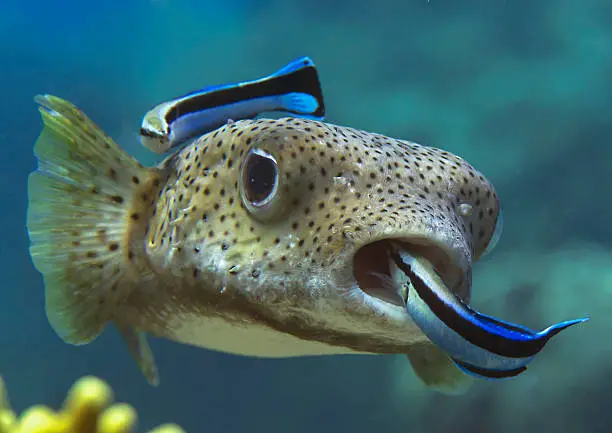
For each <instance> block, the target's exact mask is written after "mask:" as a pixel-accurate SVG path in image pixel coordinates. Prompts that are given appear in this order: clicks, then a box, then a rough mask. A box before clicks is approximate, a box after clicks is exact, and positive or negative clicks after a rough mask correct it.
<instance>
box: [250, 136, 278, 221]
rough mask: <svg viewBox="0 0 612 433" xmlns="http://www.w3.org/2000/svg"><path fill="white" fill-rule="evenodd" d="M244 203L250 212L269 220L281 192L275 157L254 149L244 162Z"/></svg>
mask: <svg viewBox="0 0 612 433" xmlns="http://www.w3.org/2000/svg"><path fill="white" fill-rule="evenodd" d="M240 178H241V195H242V201H243V203H244V205H245V206H246V208H247V210H249V212H251V213H253V214H255V215H256V216H258V217H260V218H264V219H268V217H269V214H270V212H272V211H273V207H274V206H273V204H274V202H275V201H277V200H275V198H276V196H277V195H278V190H279V185H278V184H279V168H278V163H277V162H276V159H275V158H274V156H272V155H271V154H269V153H268V152H266V151H264V150H261V149H257V148H252V149H251V150H249V152H248V153H247V155H246V157H245V159H244V160H243V162H242V168H241V173H240Z"/></svg>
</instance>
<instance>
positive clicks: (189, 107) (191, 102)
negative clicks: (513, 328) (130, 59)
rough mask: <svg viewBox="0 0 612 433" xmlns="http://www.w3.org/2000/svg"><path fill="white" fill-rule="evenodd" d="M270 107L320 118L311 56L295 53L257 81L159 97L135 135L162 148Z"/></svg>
mask: <svg viewBox="0 0 612 433" xmlns="http://www.w3.org/2000/svg"><path fill="white" fill-rule="evenodd" d="M273 111H278V112H284V113H288V114H295V115H299V116H301V117H304V118H311V119H316V120H322V119H323V117H324V115H325V103H324V101H323V92H322V90H321V83H320V82H319V75H318V72H317V69H316V67H315V64H314V63H313V61H312V60H311V59H310V58H308V57H305V56H304V57H299V58H297V59H295V60H293V61H292V62H290V63H288V64H287V65H285V66H284V67H283V68H281V69H280V70H278V71H276V72H274V73H273V74H270V75H267V76H265V77H263V78H260V79H257V80H251V81H242V82H238V83H232V84H223V85H214V86H208V87H205V88H203V89H201V90H197V91H194V92H189V93H187V94H185V95H183V96H179V97H177V98H174V99H172V100H170V101H165V102H162V103H160V104H158V105H156V106H155V107H153V108H152V109H151V110H150V111H149V112H147V113H146V114H145V116H144V117H143V119H142V124H141V127H140V138H141V142H142V144H143V145H144V146H145V147H147V148H148V149H149V150H152V151H153V152H156V153H165V152H168V151H170V150H172V149H176V148H178V147H179V146H181V145H183V144H185V143H186V142H187V141H189V140H191V139H193V138H195V137H198V136H200V135H202V134H205V133H207V132H210V131H212V130H214V129H216V128H218V127H219V126H221V125H223V124H224V123H227V122H228V121H230V120H231V121H236V120H242V119H251V118H253V117H255V116H257V115H259V114H262V113H264V112H273Z"/></svg>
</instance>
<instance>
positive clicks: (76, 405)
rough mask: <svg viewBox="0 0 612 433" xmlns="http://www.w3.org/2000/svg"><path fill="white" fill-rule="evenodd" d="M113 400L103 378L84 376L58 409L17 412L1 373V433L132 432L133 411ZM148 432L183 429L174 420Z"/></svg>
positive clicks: (179, 432) (170, 432) (168, 432)
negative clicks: (13, 408) (19, 414)
mask: <svg viewBox="0 0 612 433" xmlns="http://www.w3.org/2000/svg"><path fill="white" fill-rule="evenodd" d="M112 402H113V391H112V390H111V388H110V387H109V386H108V385H107V384H106V383H105V382H104V381H102V380H100V379H98V378H95V377H83V378H81V379H79V380H78V381H77V382H76V383H75V384H74V385H73V386H72V388H71V389H70V391H69V393H68V396H67V397H66V401H65V402H64V405H63V407H62V409H61V410H60V411H59V412H54V411H53V410H52V409H50V408H48V407H46V406H42V405H37V406H32V407H30V408H29V409H27V410H26V411H24V412H23V413H22V414H21V416H19V417H18V416H17V415H16V414H15V413H14V412H13V410H12V409H11V407H10V404H9V401H8V396H7V394H6V390H5V388H4V382H3V381H2V378H1V377H0V433H131V432H133V431H134V429H135V426H136V419H137V415H136V411H135V410H134V408H133V407H132V406H130V405H128V404H123V403H117V404H112ZM150 433H184V431H183V429H182V428H180V427H179V426H177V425H176V424H164V425H162V426H159V427H158V428H156V429H154V430H152V431H151V432H150Z"/></svg>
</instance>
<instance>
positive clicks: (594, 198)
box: [0, 0, 612, 433]
mask: <svg viewBox="0 0 612 433" xmlns="http://www.w3.org/2000/svg"><path fill="white" fill-rule="evenodd" d="M1 9H2V12H1V13H0V89H1V91H2V94H3V95H4V97H3V102H2V103H0V143H2V150H3V158H1V159H0V161H1V164H2V165H1V167H2V169H1V170H0V183H1V185H2V189H1V192H0V194H2V195H1V197H0V203H2V210H3V212H2V219H1V222H2V224H1V230H2V231H1V236H2V242H1V243H0V248H1V250H0V270H1V272H2V276H3V279H4V283H3V289H2V298H1V301H0V330H1V331H0V349H1V352H0V374H2V376H3V377H4V379H5V381H6V383H7V386H8V388H9V390H10V391H11V402H12V404H13V406H14V407H15V408H16V409H18V410H21V409H23V408H25V407H27V406H29V405H31V404H34V403H45V404H49V405H53V406H56V405H59V404H60V403H61V401H62V399H63V396H64V394H65V392H66V390H67V389H68V388H69V386H70V384H71V383H72V382H74V381H75V380H76V379H77V378H78V377H80V376H82V375H86V374H93V375H96V376H99V377H101V378H103V379H104V380H106V381H108V382H109V383H110V385H112V386H113V388H114V389H115V392H116V396H117V398H118V399H119V400H122V401H128V402H130V403H132V404H133V405H134V406H135V407H136V408H137V409H138V411H139V413H140V417H141V418H140V429H141V430H142V431H145V430H146V429H148V428H150V427H152V426H154V425H157V424H160V423H163V422H166V421H173V422H176V423H178V424H180V425H181V426H182V427H184V428H185V429H186V430H187V431H188V432H203V431H210V432H240V431H248V432H250V433H257V432H267V433H269V432H285V431H291V432H294V433H299V432H313V431H317V432H337V431H351V432H354V433H358V432H372V431H384V432H398V433H399V432H423V433H425V432H426V433H435V432H449V431H452V432H457V433H460V432H470V433H478V432H498V433H503V432H516V431H521V432H552V431H555V432H609V431H611V429H612V427H610V426H611V425H612V411H610V409H609V406H610V405H609V396H610V390H609V387H610V384H612V349H611V347H610V341H611V340H610V335H611V333H612V315H611V314H610V310H611V308H612V224H611V223H610V221H611V217H612V205H611V204H610V203H611V200H610V185H612V182H611V180H610V174H611V172H612V159H611V158H612V150H611V149H612V147H611V146H610V137H611V136H612V116H611V114H610V113H611V110H610V102H611V101H612V90H611V86H610V76H611V74H612V49H611V48H610V41H612V3H611V2H609V1H608V0H587V1H574V0H539V1H537V2H532V1H524V0H515V1H502V0H499V1H490V0H487V1H485V0H481V1H461V2H457V1H452V0H430V1H429V2H428V1H426V0H406V1H398V0H396V1H391V0H379V1H376V2H374V1H371V2H368V1H361V0H355V1H346V0H329V1H321V0H312V1H301V2H299V1H289V0H282V1H281V0H273V1H255V0H225V1H222V2H221V1H220V2H214V1H204V0H202V1H195V0H192V1H188V0H138V1H136V0H135V1H126V2H120V1H117V0H108V1H103V2H84V1H74V0H65V1H62V2H44V1H30V2H20V1H15V0H3V2H2V5H1ZM301 55H307V56H310V57H311V58H312V59H313V60H314V62H315V64H316V65H317V68H318V70H319V74H320V77H321V81H322V85H323V90H324V93H325V100H326V105H327V114H326V120H327V121H329V122H331V123H337V124H341V125H345V126H352V127H356V128H360V129H365V130H368V131H373V132H379V133H382V134H385V135H388V136H392V137H397V138H404V139H409V140H412V141H415V142H418V143H421V144H424V145H430V146H435V147H440V148H444V149H446V150H448V151H451V152H453V153H456V154H458V155H460V156H462V157H464V158H465V159H466V160H467V161H469V162H470V163H471V164H473V165H474V166H475V167H476V168H477V169H478V170H480V171H482V172H483V173H484V174H485V175H486V176H487V177H488V179H489V180H491V181H492V182H493V184H494V185H495V187H496V189H497V192H498V194H499V196H500V199H501V203H502V208H503V212H504V224H505V228H504V233H503V235H502V238H501V240H500V242H499V244H498V246H497V248H496V249H495V251H494V253H493V254H491V255H489V256H487V257H486V258H484V259H482V260H481V261H480V262H478V263H477V264H476V266H475V267H474V283H473V291H472V293H473V300H472V303H473V305H475V306H476V307H477V308H478V309H480V310H481V311H486V312H487V313H490V314H494V315H496V316H497V317H500V318H504V319H508V320H511V321H513V322H517V323H522V324H525V325H527V326H530V327H532V328H535V329H541V328H542V327H544V326H547V325H548V324H550V323H553V322H557V321H561V320H566V319H570V318H575V317H583V316H588V317H590V318H591V320H590V321H589V322H588V323H586V324H584V325H581V326H579V327H576V329H572V330H570V331H567V332H566V333H564V335H563V336H562V337H559V338H558V339H556V340H555V341H554V342H551V343H550V344H549V345H547V347H546V349H544V350H543V351H542V353H541V354H540V355H538V359H536V360H535V361H534V362H533V363H532V364H531V365H530V367H529V370H528V371H527V372H526V373H524V374H522V375H520V376H519V377H517V378H514V379H510V380H505V381H483V380H480V381H478V382H477V383H476V384H475V385H474V386H473V387H472V389H471V390H470V391H469V392H468V393H467V394H466V395H464V396H461V397H449V396H444V395H440V394H436V393H434V392H432V391H429V390H427V389H425V388H424V386H423V385H421V384H420V383H419V382H418V381H417V379H416V378H415V377H414V373H413V372H412V370H411V367H410V365H409V363H408V361H407V360H406V358H405V357H404V356H334V357H311V358H296V359H279V360H269V359H252V358H246V357H238V356H232V355H227V354H222V353H217V352H212V351H208V350H204V349H198V348H192V347H188V346H185V345H180V344H177V343H173V342H169V341H165V340H159V339H151V340H152V341H151V344H152V348H153V351H154V352H155V355H156V358H157V363H158V366H159V369H160V376H161V385H160V386H159V387H157V388H153V387H151V386H149V385H148V384H147V383H146V381H145V380H144V379H143V377H142V376H141V373H140V372H139V370H138V368H137V367H136V365H135V363H134V362H133V360H132V359H131V358H130V355H129V353H128V351H127V349H126V347H125V345H124V343H123V341H121V339H120V337H119V335H118V333H117V332H116V330H115V329H113V328H112V327H109V328H108V329H107V331H106V332H105V333H104V334H103V335H102V336H101V337H100V338H99V339H97V340H96V341H95V342H94V343H93V344H90V345H87V346H83V347H73V346H69V345H67V344H64V343H63V342H62V341H61V340H60V339H59V338H58V337H57V336H56V335H55V334H54V333H53V331H52V329H51V327H50V326H49V324H48V322H47V320H46V317H45V314H44V291H43V284H42V279H41V276H40V274H39V273H38V272H37V271H36V270H35V269H34V267H33V265H32V263H31V261H30V258H29V255H28V239H27V234H26V230H25V213H26V205H27V195H26V185H27V175H28V174H29V173H30V172H31V171H32V170H33V169H34V168H35V160H34V156H33V150H32V148H33V144H34V141H35V139H36V137H37V136H38V134H39V133H40V130H41V128H42V124H41V121H40V118H39V115H38V112H37V110H36V106H35V104H34V102H33V99H32V98H33V96H34V95H35V94H38V93H51V94H54V95H57V96H60V97H62V98H65V99H67V100H69V101H71V102H73V103H74V104H76V105H77V106H78V107H79V108H81V109H83V110H84V111H85V112H86V113H87V114H88V115H89V116H90V117H91V118H92V119H93V120H94V121H95V122H96V123H98V124H99V125H100V126H101V127H102V128H103V129H104V130H105V131H107V132H108V133H109V134H110V135H111V136H112V137H114V138H115V139H116V140H117V141H118V143H119V144H120V145H122V146H124V147H125V148H126V149H128V150H129V151H130V152H131V153H132V154H133V155H135V156H136V157H138V158H139V159H140V161H141V162H143V163H146V164H153V163H154V162H156V159H155V158H154V156H152V154H151V153H150V152H148V151H147V150H146V149H144V148H142V146H141V145H140V144H139V141H138V137H137V133H138V127H139V124H140V120H141V118H142V116H143V114H144V113H145V112H146V111H147V110H148V109H149V108H150V107H152V106H153V105H154V104H156V103H158V102H160V101H163V100H166V99H169V98H172V97H174V96H177V95H180V94H182V93H185V92H187V91H190V90H194V89H198V88H201V87H203V86H205V85H209V84H219V83H225V82H235V81H240V80H245V79H253V78H257V77H260V76H263V75H265V74H268V73H270V72H271V71H274V70H276V69H277V68H279V67H281V66H282V65H284V64H286V63H287V62H288V61H290V60H292V59H294V58H296V57H298V56H301Z"/></svg>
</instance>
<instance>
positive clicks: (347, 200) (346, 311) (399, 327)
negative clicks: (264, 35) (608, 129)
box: [28, 96, 499, 382]
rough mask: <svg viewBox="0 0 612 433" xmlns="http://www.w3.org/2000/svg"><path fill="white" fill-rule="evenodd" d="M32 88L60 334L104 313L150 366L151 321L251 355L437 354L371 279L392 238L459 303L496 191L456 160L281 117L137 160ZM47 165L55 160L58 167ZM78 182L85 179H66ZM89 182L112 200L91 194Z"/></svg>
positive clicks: (47, 271)
mask: <svg viewBox="0 0 612 433" xmlns="http://www.w3.org/2000/svg"><path fill="white" fill-rule="evenodd" d="M39 103H40V104H41V105H42V107H43V108H41V111H42V112H43V120H44V121H45V130H44V131H43V135H41V138H40V139H39V142H38V143H37V148H36V149H37V157H38V159H39V171H38V172H36V173H34V174H33V175H32V177H33V179H32V181H31V185H30V191H31V193H33V192H34V191H37V190H39V189H40V188H42V187H44V188H46V189H47V190H48V191H51V192H52V195H51V196H49V195H47V196H46V197H43V196H42V195H41V196H37V195H35V194H34V195H32V197H31V198H30V209H29V226H28V230H29V234H30V239H31V241H32V244H33V246H32V249H31V251H32V255H33V258H34V261H35V264H36V265H37V268H38V269H39V270H40V271H41V272H42V273H43V276H44V277H45V284H46V292H47V297H48V299H54V301H53V302H51V303H48V305H47V314H48V316H49V319H50V321H51V323H52V325H53V326H54V329H55V330H56V331H57V332H58V334H59V335H60V336H62V338H63V339H64V340H65V341H67V342H70V343H73V344H84V343H87V342H89V341H91V340H92V339H93V338H95V337H96V336H97V335H98V334H99V333H100V332H101V330H102V329H103V327H104V325H105V324H106V323H110V322H112V323H115V324H116V325H118V326H119V328H120V330H121V331H122V333H123V334H124V336H125V337H126V340H127V341H128V342H131V343H128V344H129V345H130V349H131V351H132V353H133V355H134V356H135V357H136V358H137V361H138V362H139V364H140V365H141V368H142V366H143V365H149V366H151V365H152V356H151V354H150V351H149V349H148V346H146V342H145V341H144V339H143V338H141V336H142V335H143V334H144V333H151V334H153V335H157V336H161V337H166V338H169V339H172V340H176V341H180V342H183V343H187V344H193V345H197V346H202V347H207V348H211V349H215V350H221V351H225V352H230V353H237V354H243V355H252V356H270V357H286V356H303V355H320V354H340V353H371V354H374V353H402V354H408V355H409V357H410V354H411V353H412V354H413V355H414V356H413V357H412V358H411V360H413V366H415V362H417V363H421V364H422V365H424V366H425V367H426V365H425V364H427V363H429V364H430V365H434V361H433V360H432V359H433V358H435V364H436V365H438V364H440V365H442V364H445V365H446V364H448V363H447V358H445V357H444V356H442V355H439V354H437V353H435V352H432V350H433V349H432V346H431V343H430V342H429V340H427V338H426V337H425V336H424V335H423V334H422V332H421V331H420V330H419V329H418V328H417V327H416V325H415V324H414V323H413V322H412V320H411V319H410V317H409V316H408V314H407V312H406V310H405V308H404V306H402V305H401V302H395V301H394V296H395V294H393V293H384V292H383V291H382V289H381V287H383V286H384V284H382V283H381V280H380V279H378V278H379V276H380V274H381V273H382V274H384V272H385V266H386V264H387V263H388V262H387V260H386V256H385V251H386V250H385V245H386V242H388V240H390V239H393V240H396V241H399V242H403V243H404V244H405V245H406V248H407V249H408V250H409V251H411V250H414V252H415V253H418V254H419V255H421V256H423V257H425V258H427V259H428V260H430V262H431V263H432V264H433V265H434V267H435V268H436V270H437V271H438V272H439V273H440V275H441V277H442V278H443V280H444V281H445V283H446V284H447V286H448V287H450V288H451V289H452V290H454V291H455V292H456V293H457V294H458V295H459V296H460V297H462V298H463V299H464V300H465V301H469V298H470V287H471V268H472V265H473V263H474V261H475V260H476V259H477V258H478V257H479V256H480V255H481V254H482V253H483V251H484V250H485V249H486V247H487V245H488V243H489V242H490V240H491V238H492V234H493V231H494V227H495V223H496V220H497V218H498V213H499V202H498V198H497V195H496V193H495V191H494V188H493V186H492V185H491V184H490V183H489V182H488V181H487V180H486V179H485V178H484V177H483V175H482V174H481V173H479V172H478V171H476V170H475V169H474V168H473V167H472V166H471V165H469V164H468V163H467V162H466V161H464V160H463V159H461V158H459V157H458V156H455V155H453V154H451V153H449V152H446V151H443V150H439V149H435V148H431V147H425V146H421V145H418V144H415V143H412V142H409V141H404V140H397V139H393V138H389V137H385V136H383V135H379V134H374V133H369V132H364V131H359V130H356V129H352V128H346V127H342V126H337V125H332V124H327V123H322V122H317V121H313V120H306V119H297V118H283V119H276V120H270V119H261V120H243V121H239V122H235V123H230V124H227V125H225V126H223V127H221V128H219V129H217V130H215V131H213V132H210V133H208V134H206V135H204V136H202V137H201V138H199V139H198V140H196V141H194V142H193V143H192V144H190V145H189V146H187V147H185V148H184V149H182V150H180V151H179V152H178V153H176V154H174V155H171V156H169V157H168V158H167V159H166V160H164V161H163V162H162V163H161V164H160V165H159V166H158V167H155V168H143V167H141V166H140V165H139V164H137V163H136V162H135V161H134V160H133V159H131V158H130V157H129V156H128V155H127V154H125V152H123V151H122V150H121V149H120V148H119V147H118V146H117V145H116V144H115V143H114V142H113V141H112V140H111V139H110V138H109V137H108V136H106V135H105V134H104V133H103V132H101V131H100V130H99V129H98V128H97V127H96V126H95V125H94V124H93V122H91V121H90V120H89V119H87V118H86V117H85V115H84V114H83V113H82V112H80V111H79V110H78V109H77V108H76V107H74V106H72V105H71V104H69V103H68V102H66V101H62V100H60V99H59V98H55V97H51V96H45V97H43V98H42V99H40V100H39ZM45 111H48V112H50V113H51V114H45ZM47 130H49V131H51V132H52V134H51V138H49V137H48V135H49V134H48V133H47V132H45V131H47ZM45 134H47V135H45ZM58 143H59V144H58ZM62 146H63V147H62ZM63 148H65V149H66V152H64V151H63V150H62V152H64V153H62V154H61V155H59V154H56V153H57V152H58V151H57V149H60V150H61V149H63ZM53 149H55V150H53ZM255 151H257V152H263V153H265V154H267V155H270V157H271V158H272V159H273V160H275V161H276V167H277V168H276V170H277V173H278V176H277V179H278V181H277V184H276V189H275V192H274V193H273V194H270V196H269V198H270V200H269V203H268V204H267V205H266V206H265V207H264V208H256V207H254V206H253V205H252V203H251V204H249V202H248V200H247V198H248V197H247V196H248V194H246V196H245V191H246V189H245V188H247V183H248V181H247V180H248V179H251V177H250V176H249V175H244V173H245V168H244V167H245V166H246V165H248V164H245V160H246V159H248V158H250V157H252V155H253V152H255ZM54 152H56V153H54ZM40 167H43V168H40ZM45 167H59V169H61V176H60V180H59V181H58V178H57V176H55V177H53V176H49V175H48V174H47V173H46V172H45ZM111 170H112V171H111ZM113 172H114V173H115V177H116V179H110V178H109V177H112V173H113ZM266 173H267V172H266ZM264 174H265V173H264ZM268 174H269V173H268ZM62 179H63V180H62ZM79 179H80V180H79ZM76 180H79V182H81V184H83V185H87V187H85V186H83V187H82V188H76V189H75V187H74V186H71V185H74V182H75V181H76ZM58 182H59V183H58ZM90 185H94V189H96V188H97V192H96V194H97V197H98V198H99V197H101V196H104V197H110V198H109V199H108V200H104V202H103V204H101V203H102V202H100V201H99V199H98V198H92V195H91V191H92V190H91V187H90ZM49 186H51V187H52V188H49ZM56 192H57V194H56ZM112 197H116V198H117V197H118V198H117V199H116V201H113V199H112ZM75 198H76V199H78V200H77V201H78V203H76V204H75V202H74V199H75ZM96 200H98V201H96ZM48 203H59V204H61V205H62V206H51V207H49V206H50V205H49V204H48ZM75 206H76V207H75ZM79 206H81V207H79ZM83 206H85V207H86V208H87V209H89V210H90V212H89V213H88V214H87V215H85V216H86V218H87V224H82V225H81V226H80V227H82V228H84V229H83V230H80V231H79V230H76V231H75V226H74V221H73V220H74V218H73V219H69V218H68V219H67V218H66V215H65V214H64V212H73V211H71V210H70V209H81V208H82V207H83ZM79 215H80V214H79ZM75 218H78V216H77V217H75ZM88 227H89V228H88ZM101 229H104V230H105V236H104V238H100V237H99V236H97V235H96V233H98V232H99V231H100V230H101ZM96 230H98V232H96ZM58 234H63V235H62V236H64V238H62V239H74V240H75V241H77V240H80V241H83V242H81V245H88V246H89V248H90V250H89V251H84V250H83V248H82V246H81V247H79V249H75V248H73V247H71V244H70V243H69V242H59V241H58V239H59V238H58V236H57V235H58ZM60 257H70V258H71V260H68V261H66V260H62V259H60ZM111 270H112V271H111ZM94 275H95V276H96V279H95V280H92V279H91V278H90V277H91V276H94ZM88 285H89V286H88ZM419 348H421V349H423V350H425V349H426V351H427V353H425V352H423V351H421V352H417V350H419ZM438 355H439V356H438ZM432 357H433V358H432ZM436 357H437V358H436ZM416 359H418V361H414V360H416ZM427 368H429V367H427ZM427 368H424V369H423V368H422V369H421V370H422V371H425V370H427ZM436 368H437V367H436ZM432 369H433V367H432V368H429V370H432ZM143 370H146V371H153V370H155V369H154V368H152V367H151V368H148V370H147V369H143ZM155 371H156V370H155ZM417 373H418V372H417ZM423 374H425V375H427V376H428V377H429V376H430V375H429V373H427V372H426V373H423ZM152 376H153V373H150V374H149V376H148V378H149V380H150V381H151V382H155V378H152ZM421 378H423V376H422V375H421ZM430 379H431V377H429V378H428V379H427V380H425V381H426V382H430V381H431V380H430ZM434 379H435V378H434ZM444 380H446V379H444Z"/></svg>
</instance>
